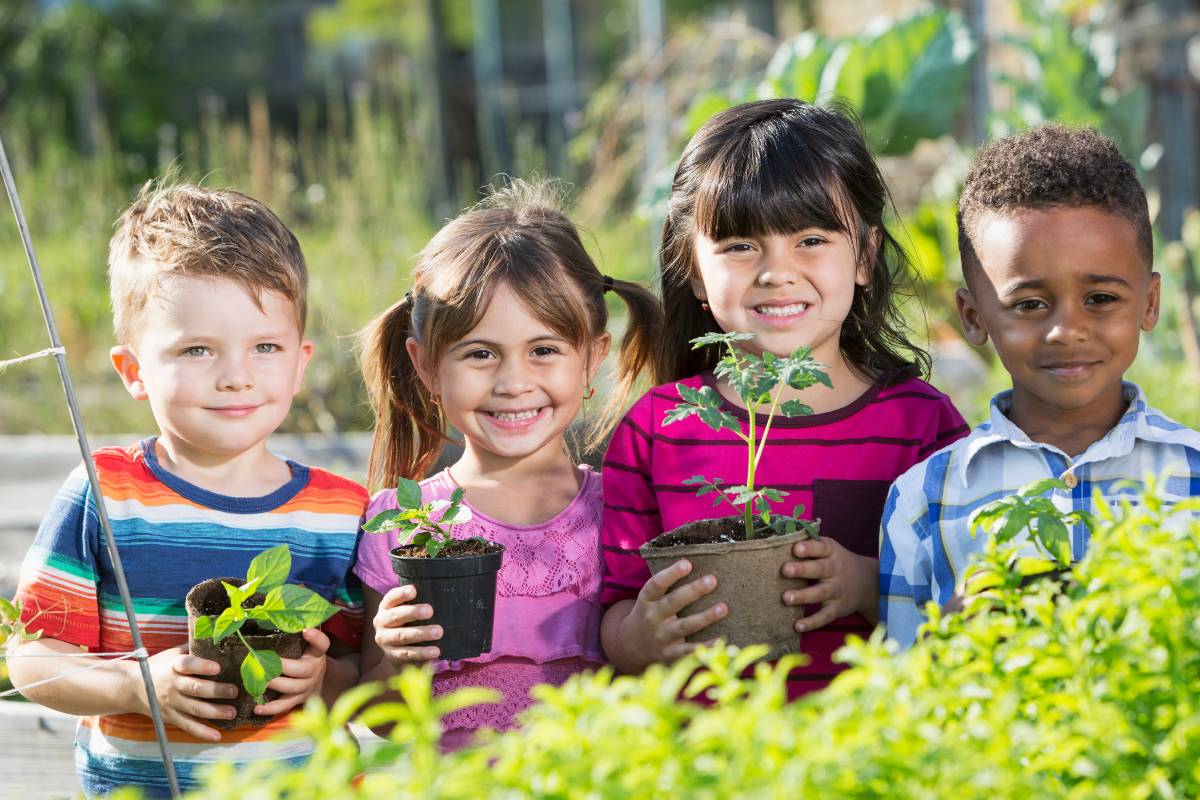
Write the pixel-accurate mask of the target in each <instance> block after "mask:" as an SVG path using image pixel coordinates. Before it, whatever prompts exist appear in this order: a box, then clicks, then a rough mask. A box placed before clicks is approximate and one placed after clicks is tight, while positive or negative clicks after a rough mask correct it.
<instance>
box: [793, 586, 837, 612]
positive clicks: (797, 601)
mask: <svg viewBox="0 0 1200 800" xmlns="http://www.w3.org/2000/svg"><path fill="white" fill-rule="evenodd" d="M835 594H836V590H835V588H834V586H833V584H831V583H829V582H823V583H814V584H812V585H811V586H805V587H804V588H803V589H789V590H788V591H786V592H784V593H783V604H784V605H785V606H811V605H816V604H817V603H824V602H826V601H827V600H832V599H833V597H834V595H835Z"/></svg>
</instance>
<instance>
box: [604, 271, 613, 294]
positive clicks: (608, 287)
mask: <svg viewBox="0 0 1200 800" xmlns="http://www.w3.org/2000/svg"><path fill="white" fill-rule="evenodd" d="M602 277H603V278H604V293H605V294H607V293H608V292H611V291H612V290H613V279H612V275H604V276H602Z"/></svg>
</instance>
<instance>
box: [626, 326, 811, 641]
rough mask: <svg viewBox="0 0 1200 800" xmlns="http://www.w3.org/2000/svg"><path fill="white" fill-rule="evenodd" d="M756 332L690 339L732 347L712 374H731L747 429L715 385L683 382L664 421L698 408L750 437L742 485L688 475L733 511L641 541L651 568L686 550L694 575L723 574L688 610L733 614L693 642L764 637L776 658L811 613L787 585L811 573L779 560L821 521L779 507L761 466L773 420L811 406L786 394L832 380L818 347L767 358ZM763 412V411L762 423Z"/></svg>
mask: <svg viewBox="0 0 1200 800" xmlns="http://www.w3.org/2000/svg"><path fill="white" fill-rule="evenodd" d="M753 338H754V335H753V334H749V333H708V334H705V335H704V336H699V337H697V338H695V339H693V340H692V347H693V348H701V347H714V346H715V347H720V348H722V350H723V351H724V355H722V357H721V359H720V361H718V362H717V366H716V368H715V369H714V374H715V375H716V377H717V378H718V379H720V380H724V381H726V382H727V383H728V384H729V386H731V387H732V388H733V390H734V391H735V392H737V394H738V397H740V398H741V400H742V403H743V404H744V405H745V406H746V411H747V416H748V422H747V423H746V429H745V430H743V428H742V423H741V422H739V421H738V419H737V418H736V417H734V416H733V415H732V414H730V413H729V412H728V411H726V410H725V409H724V405H725V399H724V398H723V397H722V396H721V394H720V393H719V392H718V391H717V390H716V389H714V388H713V387H711V386H702V387H700V388H698V389H693V388H691V387H689V386H685V385H683V384H681V383H677V384H675V387H676V389H677V390H678V391H679V396H680V397H682V398H683V402H682V403H679V404H678V405H676V406H675V408H673V409H671V410H670V411H669V412H667V415H666V424H671V423H675V422H679V421H680V420H684V419H687V418H689V417H691V416H696V417H698V418H699V419H700V421H701V422H703V423H704V424H705V425H707V426H708V427H709V428H711V429H712V430H714V431H717V432H720V431H729V432H730V433H731V434H732V435H734V436H736V437H737V438H739V439H741V440H742V441H743V442H744V443H745V445H746V477H745V481H744V482H743V483H740V484H736V485H728V484H726V483H725V482H724V480H723V479H721V478H711V477H706V476H704V475H693V476H692V477H690V478H688V479H687V480H685V481H684V484H685V485H689V486H698V487H699V488H698V489H697V490H696V494H697V496H701V497H703V496H706V495H712V496H713V498H714V500H713V506H714V507H717V506H721V505H722V504H724V505H727V506H729V508H730V509H732V510H733V512H734V514H733V515H732V516H727V517H722V518H718V519H705V520H697V521H695V522H690V523H688V524H686V525H683V526H681V527H679V528H676V529H675V530H672V531H668V532H666V533H663V534H662V535H660V536H657V537H655V538H654V539H651V540H650V541H649V542H647V543H646V544H645V545H643V546H642V548H641V553H642V556H643V557H645V559H646V561H647V562H648V563H649V565H650V569H651V571H652V572H659V571H661V570H663V569H666V568H667V567H669V566H671V565H672V564H674V563H675V562H676V561H677V560H678V559H680V558H688V559H689V560H691V562H692V566H693V570H692V572H691V573H690V575H689V577H688V580H697V579H698V578H700V577H701V576H704V575H716V576H717V588H716V590H715V591H714V592H712V593H711V594H709V595H706V596H705V597H702V598H700V599H699V600H697V601H695V602H694V603H692V604H691V605H689V606H688V607H687V608H685V609H684V610H683V611H682V612H680V613H681V614H685V615H686V614H693V613H698V612H699V611H702V610H703V609H705V608H709V607H710V606H712V605H713V604H715V603H718V602H721V603H725V604H726V606H727V607H728V608H729V614H728V615H727V616H726V617H724V618H722V619H721V620H719V621H717V622H716V623H714V624H712V625H710V626H709V627H707V628H705V629H704V630H703V631H700V632H699V633H697V634H694V637H693V639H691V640H693V641H698V640H702V639H712V638H714V637H723V638H725V639H726V640H727V641H729V642H730V643H731V644H735V645H748V644H759V643H761V644H766V645H768V649H767V653H768V654H769V655H770V656H771V657H777V656H779V655H781V654H782V653H786V652H792V651H795V650H796V649H798V648H799V635H798V634H797V633H796V632H795V629H794V627H793V625H794V623H795V622H796V620H797V619H799V618H800V617H801V616H802V615H803V609H802V608H801V607H798V606H785V605H784V604H783V602H782V600H781V598H782V596H783V593H784V592H785V591H787V590H788V589H796V588H800V587H802V586H803V585H804V581H802V580H799V579H796V578H785V577H784V576H783V575H782V573H781V572H780V568H781V567H782V566H783V564H784V563H785V562H786V561H788V559H789V558H790V557H791V555H790V554H791V547H792V544H793V543H794V542H795V541H796V540H797V539H800V538H801V537H817V536H818V535H819V534H818V530H819V525H820V521H819V520H817V521H812V520H807V519H803V518H802V517H801V515H802V514H803V513H804V506H803V505H802V504H797V505H796V506H794V507H793V509H792V513H791V514H779V513H775V512H773V511H772V510H771V506H770V503H771V502H776V503H778V502H781V501H782V500H783V499H784V497H785V496H786V495H787V493H786V492H782V491H779V490H778V489H773V488H771V487H767V486H758V485H757V483H756V480H755V474H756V472H757V470H758V465H759V463H760V461H761V459H762V455H763V453H764V452H765V449H766V446H767V437H768V436H769V435H770V433H771V425H772V423H773V422H774V421H775V418H776V417H777V416H779V417H796V416H802V415H807V414H811V413H812V409H811V408H809V407H808V406H807V405H805V404H804V403H802V402H800V401H799V400H783V401H781V400H780V397H781V396H782V394H783V391H784V390H785V389H788V388H790V389H794V390H801V389H807V388H809V387H811V386H815V385H816V384H818V383H821V384H824V385H825V386H830V385H831V384H830V381H829V376H828V375H826V374H825V372H824V371H823V369H824V366H823V365H822V364H819V363H818V362H816V361H814V360H813V358H812V349H811V348H809V347H800V348H797V349H796V351H795V352H793V353H792V354H791V355H789V356H786V357H779V356H776V355H774V354H772V353H769V352H767V353H763V354H762V355H761V356H759V355H755V354H754V353H750V352H748V351H746V350H743V349H742V348H741V347H740V346H739V343H740V342H746V341H749V340H751V339H753ZM760 411H765V419H763V420H762V421H761V431H760V428H759V426H760V420H759V412H760Z"/></svg>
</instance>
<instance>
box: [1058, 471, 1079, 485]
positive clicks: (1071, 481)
mask: <svg viewBox="0 0 1200 800" xmlns="http://www.w3.org/2000/svg"><path fill="white" fill-rule="evenodd" d="M1062 482H1063V483H1065V484H1066V485H1067V488H1068V489H1074V488H1075V487H1076V486H1078V485H1079V478H1076V477H1075V473H1073V472H1068V473H1067V474H1066V475H1063V476H1062Z"/></svg>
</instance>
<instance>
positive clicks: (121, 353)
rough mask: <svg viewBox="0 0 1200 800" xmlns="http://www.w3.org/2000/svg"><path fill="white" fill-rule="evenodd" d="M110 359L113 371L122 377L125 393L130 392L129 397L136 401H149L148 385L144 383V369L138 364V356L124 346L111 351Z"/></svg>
mask: <svg viewBox="0 0 1200 800" xmlns="http://www.w3.org/2000/svg"><path fill="white" fill-rule="evenodd" d="M108 358H109V360H110V361H112V365H113V369H115V370H116V371H117V374H118V375H120V376H121V383H123V384H125V391H127V392H129V396H130V397H132V398H133V399H134V400H145V399H147V397H148V395H147V394H146V385H145V384H144V383H142V368H141V365H140V364H139V363H138V357H137V354H136V353H134V352H133V350H132V349H131V348H130V347H128V346H127V345H123V344H122V345H117V346H116V347H114V348H113V349H112V350H109V351H108Z"/></svg>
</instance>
